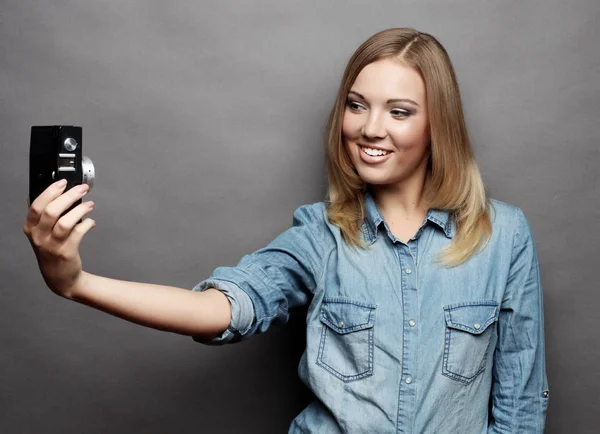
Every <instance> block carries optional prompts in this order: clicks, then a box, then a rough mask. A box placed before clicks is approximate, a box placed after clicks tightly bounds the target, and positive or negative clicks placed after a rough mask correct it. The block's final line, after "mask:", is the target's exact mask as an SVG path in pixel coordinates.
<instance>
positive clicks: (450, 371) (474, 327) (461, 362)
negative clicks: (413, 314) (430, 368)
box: [442, 300, 499, 383]
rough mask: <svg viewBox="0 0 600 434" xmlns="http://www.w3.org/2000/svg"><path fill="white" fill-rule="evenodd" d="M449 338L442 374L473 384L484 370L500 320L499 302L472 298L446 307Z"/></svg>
mask: <svg viewBox="0 0 600 434" xmlns="http://www.w3.org/2000/svg"><path fill="white" fill-rule="evenodd" d="M443 309H444V317H445V319H446V339H445V346H444V361H443V364H442V374H443V375H445V376H447V377H450V378H452V379H454V380H458V381H461V382H463V383H470V382H471V381H473V380H474V379H475V377H477V376H478V375H479V374H480V373H481V372H483V370H484V369H485V365H486V361H487V357H488V353H489V346H490V342H491V340H492V337H493V336H494V335H495V333H497V332H496V327H495V322H496V321H498V310H499V308H498V302H496V301H494V300H486V301H472V302H463V303H456V304H451V305H447V306H444V307H443Z"/></svg>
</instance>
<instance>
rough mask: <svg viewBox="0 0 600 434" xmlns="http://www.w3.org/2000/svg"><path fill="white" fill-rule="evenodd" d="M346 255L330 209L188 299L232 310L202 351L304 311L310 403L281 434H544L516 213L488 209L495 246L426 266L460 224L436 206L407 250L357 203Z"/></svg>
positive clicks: (531, 295)
mask: <svg viewBox="0 0 600 434" xmlns="http://www.w3.org/2000/svg"><path fill="white" fill-rule="evenodd" d="M365 196H366V197H365V204H366V208H365V210H366V218H365V221H364V223H363V225H362V231H361V236H362V237H363V239H364V240H366V241H367V243H368V245H369V247H368V248H367V249H360V248H351V247H349V246H348V245H347V244H346V243H345V242H344V240H343V239H342V236H341V232H340V230H339V228H338V227H337V226H335V225H332V224H331V223H329V221H328V219H327V216H326V214H325V204H324V203H323V202H317V203H313V204H308V205H303V206H300V207H299V208H297V209H296V211H295V212H294V218H293V226H292V227H291V228H289V229H287V230H286V231H285V232H283V233H282V234H280V235H279V236H278V237H277V238H275V239H274V240H273V241H272V242H271V243H269V244H268V245H267V246H266V247H264V248H262V249H260V250H257V251H256V252H254V253H251V254H249V255H245V256H244V257H243V258H242V259H241V260H240V262H239V263H238V264H237V266H235V267H218V268H216V269H215V270H214V271H213V273H212V274H211V275H210V276H209V278H208V279H206V280H204V281H202V282H200V283H199V284H198V285H196V286H195V287H194V288H193V290H195V291H204V290H206V289H208V288H211V287H212V288H216V289H219V290H221V291H223V292H224V293H225V294H226V295H227V296H228V297H229V299H230V301H231V303H232V321H231V325H230V327H229V328H228V329H227V330H225V331H224V332H223V333H222V334H221V335H220V336H217V337H215V338H214V339H211V340H203V339H201V338H198V337H194V340H195V341H197V342H200V343H204V344H207V345H223V344H225V343H233V342H238V341H241V340H244V339H247V338H249V337H250V336H252V335H253V334H255V333H264V332H266V331H267V330H268V328H269V327H270V326H271V324H276V323H285V322H287V321H288V318H289V314H290V309H291V308H293V307H296V306H299V305H305V304H308V313H307V318H306V324H307V330H306V350H305V351H304V354H303V355H302V358H301V360H300V364H299V369H298V373H299V375H300V378H301V380H302V381H303V382H304V384H305V385H306V386H307V387H308V388H309V389H310V390H311V391H312V392H313V393H314V395H315V397H316V399H315V400H314V401H313V402H312V403H310V404H309V405H308V406H307V407H306V408H305V409H304V410H303V411H302V412H301V413H300V414H299V415H298V416H297V417H296V418H295V419H294V420H293V421H292V424H291V426H290V429H289V433H328V434H335V433H378V434H381V433H407V434H408V433H418V434H420V433H452V434H455V433H461V434H471V433H473V434H481V433H511V434H515V433H519V434H523V433H542V432H543V430H544V424H545V417H546V410H547V406H548V400H549V390H548V380H547V377H546V367H545V355H544V319H543V300H542V287H541V283H540V275H539V266H538V258H537V252H536V248H535V242H534V238H533V235H532V233H531V229H530V226H529V224H528V221H527V220H526V218H525V216H524V214H523V212H522V211H521V209H519V208H517V207H514V206H511V205H508V204H506V203H504V202H501V201H498V200H494V199H491V203H492V205H493V207H492V208H493V212H492V213H491V218H492V228H493V232H492V236H491V239H490V240H489V242H488V244H487V246H486V247H485V249H484V250H483V251H481V252H479V253H476V254H474V255H473V256H471V258H470V259H469V260H468V261H466V262H464V263H463V264H461V265H459V266H457V267H453V268H443V267H441V266H440V265H438V264H436V263H435V262H434V259H435V257H436V254H437V253H438V252H439V251H440V250H441V249H443V248H444V247H446V246H448V245H449V244H450V242H451V241H452V239H453V237H454V236H455V233H456V225H455V222H454V220H453V219H452V217H451V215H450V214H449V212H448V211H444V210H437V209H430V210H429V211H428V214H427V216H426V218H425V219H424V221H423V224H422V225H421V227H420V228H419V230H418V231H417V232H416V234H415V235H414V236H413V237H412V238H411V239H410V240H408V241H407V242H403V241H401V240H399V239H398V238H396V237H395V236H394V235H393V234H392V232H391V230H390V228H389V226H388V224H387V222H386V221H385V220H384V218H383V217H382V215H381V213H380V211H379V209H378V208H377V205H376V204H375V201H374V200H373V197H372V196H371V194H370V193H369V192H368V191H367V192H366V193H365Z"/></svg>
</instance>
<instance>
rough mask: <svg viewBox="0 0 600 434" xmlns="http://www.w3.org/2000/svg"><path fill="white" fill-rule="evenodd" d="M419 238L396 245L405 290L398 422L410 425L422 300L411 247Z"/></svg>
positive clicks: (414, 396) (414, 398) (412, 411)
mask: <svg viewBox="0 0 600 434" xmlns="http://www.w3.org/2000/svg"><path fill="white" fill-rule="evenodd" d="M415 244H416V240H410V241H409V242H408V245H407V244H400V245H398V246H397V248H398V250H397V252H398V259H399V265H400V270H402V271H401V273H400V282H401V292H402V297H401V300H402V318H403V321H402V338H403V340H402V370H401V373H402V377H401V378H402V379H401V384H400V388H399V391H398V415H397V419H398V422H397V423H398V426H408V425H409V424H410V420H411V414H414V411H415V408H414V407H415V401H416V389H417V388H416V383H415V382H416V377H415V375H416V374H417V371H416V366H417V365H416V357H417V354H416V351H417V348H418V342H417V338H418V333H417V329H416V328H415V326H416V324H417V322H416V321H415V319H414V318H418V316H419V312H418V308H419V302H418V292H417V274H418V273H416V268H415V267H416V262H415V259H414V254H413V251H412V248H414V245H415Z"/></svg>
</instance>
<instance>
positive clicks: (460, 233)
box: [325, 28, 492, 267]
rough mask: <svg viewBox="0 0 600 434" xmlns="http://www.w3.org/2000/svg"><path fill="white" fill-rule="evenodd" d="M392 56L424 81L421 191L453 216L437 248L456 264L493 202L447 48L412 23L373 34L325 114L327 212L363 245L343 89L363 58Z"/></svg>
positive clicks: (479, 245) (466, 254)
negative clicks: (447, 237) (426, 141)
mask: <svg viewBox="0 0 600 434" xmlns="http://www.w3.org/2000/svg"><path fill="white" fill-rule="evenodd" d="M384 58H394V59H397V60H399V61H400V62H401V63H402V64H404V65H406V66H409V67H411V68H413V69H414V70H415V71H417V72H418V73H419V74H420V75H421V78H422V79H423V81H424V83H425V90H426V97H427V106H428V114H429V123H430V124H429V127H430V137H431V153H430V157H429V162H428V170H427V175H426V180H425V186H424V190H423V196H424V198H425V200H426V201H427V203H428V205H429V206H430V207H431V208H435V209H441V210H448V211H449V212H450V215H451V217H453V218H454V220H455V222H456V233H455V235H454V237H453V239H452V243H451V244H450V245H449V246H448V247H447V248H446V249H444V250H443V251H442V252H441V253H440V257H439V258H438V261H440V262H442V263H443V265H444V266H449V267H452V266H456V265H459V264H461V263H463V262H465V261H466V260H467V259H469V258H470V257H471V255H472V254H473V253H475V252H476V251H479V250H481V249H483V248H484V247H485V246H486V244H487V242H488V240H489V238H490V236H491V232H492V224H491V220H490V211H491V204H490V202H489V199H488V198H487V196H486V192H485V186H484V184H483V181H482V179H481V174H480V173H479V168H478V167H477V163H476V162H475V156H474V155H473V152H472V150H471V145H470V142H469V137H468V134H467V127H466V123H465V119H464V114H463V109H462V103H461V98H460V91H459V87H458V82H457V80H456V76H455V73H454V68H453V67H452V63H451V62H450V58H449V56H448V53H447V52H446V50H445V49H444V47H443V46H442V45H441V44H440V43H439V42H438V41H437V39H435V37H433V36H431V35H430V34H427V33H421V32H418V31H416V30H414V29H410V28H394V29H388V30H384V31H381V32H378V33H376V34H374V35H373V36H371V37H370V38H369V39H367V40H366V41H365V42H364V43H363V44H362V45H361V46H360V47H358V49H357V50H356V51H355V53H354V54H353V55H352V57H351V58H350V60H349V61H348V65H347V66H346V70H345V71H344V75H343V78H342V81H341V84H340V87H339V90H338V94H337V98H336V101H335V104H334V106H333V108H332V110H331V113H330V115H329V119H328V122H327V127H326V135H325V141H326V144H327V152H326V158H327V175H328V181H329V188H328V194H327V196H328V198H327V201H326V202H327V217H328V219H329V221H330V222H331V223H332V224H335V225H336V226H338V227H339V228H340V230H341V233H342V236H343V238H344V240H345V241H346V243H348V244H349V245H351V246H355V247H359V246H360V247H366V244H365V243H364V241H363V240H362V239H361V238H360V236H359V230H360V228H361V226H362V223H363V221H364V218H365V204H364V197H363V193H364V191H365V189H366V187H367V186H366V184H365V182H364V181H363V180H362V179H361V178H360V177H359V175H358V173H357V172H356V169H355V168H354V166H353V164H352V161H351V160H350V157H349V155H348V154H347V151H346V150H345V149H344V146H343V141H342V119H343V115H344V110H345V105H346V99H347V96H348V92H349V91H350V88H351V86H352V84H353V83H354V81H355V80H356V77H357V76H358V74H359V73H360V71H361V70H362V69H363V68H364V67H365V66H367V65H368V64H370V63H372V62H375V61H377V60H380V59H384Z"/></svg>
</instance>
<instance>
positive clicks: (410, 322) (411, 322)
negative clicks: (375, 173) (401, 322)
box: [408, 319, 416, 327]
mask: <svg viewBox="0 0 600 434" xmlns="http://www.w3.org/2000/svg"><path fill="white" fill-rule="evenodd" d="M415 324H416V322H415V320H414V319H411V320H410V321H408V325H409V326H411V327H414V326H415Z"/></svg>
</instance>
